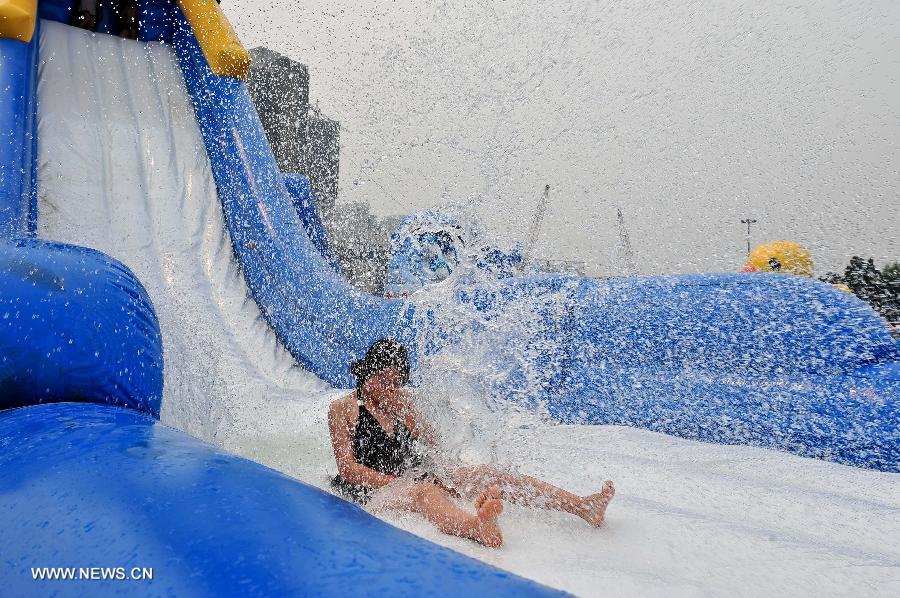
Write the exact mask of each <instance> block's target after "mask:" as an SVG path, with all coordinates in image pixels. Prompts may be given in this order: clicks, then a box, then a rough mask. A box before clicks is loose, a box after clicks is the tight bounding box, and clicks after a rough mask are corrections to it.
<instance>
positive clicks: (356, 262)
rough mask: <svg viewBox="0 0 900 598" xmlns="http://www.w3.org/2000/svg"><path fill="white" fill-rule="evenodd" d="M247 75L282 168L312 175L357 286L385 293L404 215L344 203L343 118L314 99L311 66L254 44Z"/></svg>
mask: <svg viewBox="0 0 900 598" xmlns="http://www.w3.org/2000/svg"><path fill="white" fill-rule="evenodd" d="M250 55H251V56H252V57H253V62H252V64H251V66H250V74H249V76H248V78H247V88H248V90H249V92H250V97H251V98H252V99H253V103H254V104H255V105H256V111H257V112H258V113H259V118H260V121H261V122H262V125H263V129H264V130H265V132H266V138H267V139H268V140H269V145H270V146H271V147H272V152H273V153H274V154H275V160H276V162H277V163H278V167H279V169H281V171H282V172H299V173H303V174H305V175H306V176H307V177H309V181H310V184H311V186H312V190H313V195H315V197H316V203H317V205H318V208H319V214H320V215H321V217H322V221H323V223H324V224H325V228H326V229H327V232H328V242H329V246H330V248H331V250H332V252H334V254H335V257H336V258H337V260H338V264H339V265H340V267H341V272H342V273H343V274H344V276H345V277H346V278H347V280H348V281H349V282H350V284H352V285H353V286H355V287H357V288H359V289H361V290H364V291H367V292H369V293H373V294H376V295H381V294H383V292H384V283H385V276H386V269H387V261H388V252H389V248H390V234H391V232H393V230H394V228H396V226H397V225H398V224H399V222H400V217H397V218H389V219H385V220H379V219H378V218H376V217H375V216H374V215H373V214H371V213H370V212H369V208H368V206H367V205H366V204H340V205H337V206H336V202H337V198H338V178H339V166H340V129H341V127H340V123H339V122H337V121H335V120H331V119H329V118H325V117H323V116H322V115H321V114H320V113H319V111H318V110H317V109H316V108H313V107H311V106H310V104H309V69H307V67H306V66H305V65H303V64H300V63H299V62H296V61H294V60H291V59H290V58H288V57H286V56H282V55H281V54H279V53H278V52H275V51H274V50H270V49H268V48H254V49H252V50H250Z"/></svg>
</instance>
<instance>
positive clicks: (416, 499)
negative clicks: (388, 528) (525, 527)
mask: <svg viewBox="0 0 900 598" xmlns="http://www.w3.org/2000/svg"><path fill="white" fill-rule="evenodd" d="M372 507H373V509H375V510H379V509H388V510H403V511H412V512H414V513H419V514H421V515H423V516H424V517H425V519H427V520H428V521H430V522H431V523H433V524H434V525H435V526H437V528H438V529H439V530H441V531H442V532H444V533H445V534H450V535H452V536H459V537H461V538H468V539H470V540H474V541H476V542H478V543H479V544H484V545H485V546H488V547H490V548H499V547H500V546H502V545H503V534H502V532H501V531H500V525H499V523H498V522H497V518H498V517H499V516H500V513H501V512H502V511H503V502H502V501H501V500H500V490H499V489H497V488H496V487H489V488H488V489H487V490H485V491H484V492H482V493H481V494H480V495H479V496H478V498H476V499H475V514H474V515H471V514H469V513H467V512H465V511H463V510H462V509H460V508H459V507H458V506H456V503H454V502H453V500H452V499H451V498H450V494H449V493H448V492H447V490H445V489H444V488H441V487H440V486H437V485H435V484H431V483H416V484H413V485H410V486H401V487H398V488H391V487H388V488H386V489H385V491H384V492H381V493H379V494H378V495H376V497H373V501H372Z"/></svg>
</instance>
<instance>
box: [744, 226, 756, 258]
mask: <svg viewBox="0 0 900 598" xmlns="http://www.w3.org/2000/svg"><path fill="white" fill-rule="evenodd" d="M741 224H746V225H747V255H750V225H751V224H756V219H754V218H745V219H743V220H741Z"/></svg>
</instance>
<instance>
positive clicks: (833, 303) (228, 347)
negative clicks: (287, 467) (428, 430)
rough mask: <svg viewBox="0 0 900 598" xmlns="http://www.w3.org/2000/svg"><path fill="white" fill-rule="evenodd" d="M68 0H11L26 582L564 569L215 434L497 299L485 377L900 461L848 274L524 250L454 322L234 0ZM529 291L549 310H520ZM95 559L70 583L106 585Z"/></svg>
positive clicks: (882, 372)
mask: <svg viewBox="0 0 900 598" xmlns="http://www.w3.org/2000/svg"><path fill="white" fill-rule="evenodd" d="M72 7H73V2H72V1H71V0H41V1H40V2H38V1H36V0H5V1H0V37H2V39H0V77H2V84H0V119H2V122H3V126H2V129H0V131H2V132H3V133H4V135H5V138H4V143H2V145H0V172H2V186H0V472H2V473H0V510H2V512H3V514H4V517H3V522H2V524H0V525H2V536H3V539H4V559H3V560H2V563H0V581H2V583H3V585H4V588H7V589H10V590H12V591H13V592H14V593H15V594H17V595H20V594H21V595H32V594H35V595H36V594H45V593H47V591H49V590H48V587H49V586H42V585H40V584H39V583H36V582H35V580H34V575H33V568H35V567H95V566H98V565H103V566H106V565H116V566H121V567H123V568H124V573H123V574H129V573H130V571H131V569H132V568H136V569H138V570H140V569H141V568H142V567H147V566H150V565H152V567H153V568H154V575H155V579H154V580H153V584H154V585H153V586H152V588H153V590H152V591H153V593H159V594H188V595H198V594H199V595H205V594H222V593H234V592H237V591H241V592H242V593H247V594H251V595H269V594H276V593H277V594H313V593H314V594H338V593H340V594H346V593H348V592H350V593H363V592H365V593H377V592H382V591H383V592H391V593H394V594H401V595H412V594H416V595H420V594H436V593H445V592H447V591H448V589H451V588H452V590H453V591H454V592H468V591H471V592H485V593H490V594H491V595H513V594H515V595H531V594H545V593H550V592H551V590H549V589H547V588H545V587H543V586H540V585H538V584H536V583H533V582H530V581H528V580H525V579H522V578H519V577H516V576H514V575H512V574H510V573H508V572H505V571H502V570H500V569H497V568H494V567H491V566H489V565H486V564H484V563H481V562H479V561H476V560H473V559H470V558H468V557H465V556H463V555H461V554H459V553H456V552H454V551H451V550H448V549H445V548H442V547H439V546H437V545H435V544H432V543H430V542H427V541H425V540H423V539H421V538H418V537H416V536H413V535H411V534H408V533H406V532H403V531H400V530H398V529H396V528H394V527H391V526H389V525H387V524H386V523H384V522H382V521H380V520H378V519H376V518H374V517H372V516H370V515H369V514H367V513H366V512H364V511H363V510H361V509H359V508H358V507H356V506H354V505H351V504H349V503H346V502H344V501H343V500H340V499H338V498H336V497H334V496H332V495H330V494H328V493H326V492H323V491H321V490H319V489H316V488H314V487H312V486H309V485H306V484H304V483H301V482H298V481H296V480H294V479H292V478H289V477H287V476H284V475H281V474H279V473H277V472H275V471H273V470H270V469H267V468H265V467H263V466H261V465H258V464H256V463H253V462H251V461H248V460H245V459H241V458H238V457H236V456H233V455H231V454H229V453H227V452H225V451H223V450H221V449H220V448H216V446H215V444H219V445H221V438H223V437H225V436H227V435H228V434H229V433H230V432H231V431H233V430H236V429H244V428H247V427H250V428H252V427H253V426H256V425H259V420H263V419H265V418H266V417H277V414H278V407H277V401H278V400H279V399H281V398H284V397H291V398H292V399H293V400H302V399H303V394H304V393H311V392H320V391H323V390H327V389H329V388H349V387H350V386H351V384H352V380H351V379H350V376H349V372H348V371H347V364H348V363H349V362H350V361H351V360H352V359H355V358H357V357H358V356H360V355H361V354H362V353H363V352H364V351H365V349H366V348H367V347H368V345H369V344H370V343H371V342H372V341H373V340H375V339H377V338H380V337H383V336H394V337H397V338H400V339H401V340H403V341H404V342H405V343H407V344H408V345H409V346H410V347H412V349H413V353H414V357H415V359H416V360H417V361H418V362H419V363H425V362H427V360H429V359H432V358H434V357H435V356H438V355H440V354H441V352H442V351H444V350H445V348H446V347H448V346H453V345H454V344H458V342H459V341H460V339H461V338H462V337H464V336H467V335H471V333H472V331H473V329H478V330H480V331H481V333H482V334H487V337H488V338H490V339H495V340H493V341H492V342H495V343H496V347H494V348H495V349H496V350H495V351H493V352H492V354H493V355H494V356H495V360H496V363H494V364H493V367H494V368H495V370H497V371H502V372H503V375H502V376H494V377H493V378H492V380H491V383H490V384H488V385H487V387H486V388H488V391H489V395H490V400H491V401H494V402H496V403H497V404H500V403H514V404H517V405H520V406H524V407H527V408H529V409H535V410H538V409H539V410H542V411H543V412H545V413H547V414H549V416H551V417H552V418H553V419H554V420H555V421H558V422H563V423H579V424H622V425H627V426H635V427H641V428H646V429H650V430H655V431H659V432H664V433H666V434H672V435H677V436H681V437H685V438H692V439H698V440H703V441H707V442H716V443H723V444H748V445H758V446H763V447H769V448H773V449H777V450H782V451H789V452H793V453H796V454H799V455H803V456H808V457H815V458H820V459H826V460H831V461H837V462H840V463H845V464H848V465H853V466H858V467H865V468H872V469H878V470H882V471H893V472H896V471H900V432H898V426H897V422H898V407H897V405H898V398H900V367H898V362H900V349H898V346H897V343H896V341H895V340H894V339H893V338H892V337H891V336H890V334H889V332H888V330H887V328H886V326H885V325H884V322H882V321H881V320H880V319H879V318H878V317H877V316H876V315H875V313H874V312H872V310H871V309H869V308H868V307H867V306H865V305H864V304H863V303H862V302H860V301H858V300H856V299H855V298H853V297H852V296H849V295H847V294H845V293H842V292H840V291H837V290H835V289H833V288H831V287H830V286H828V285H824V284H820V283H817V282H814V281H811V280H805V279H800V278H796V277H787V276H779V275H767V274H758V275H757V274H754V275H703V276H684V277H638V278H629V279H621V280H610V281H600V280H591V279H586V278H579V277H573V276H564V275H551V274H528V275H523V276H515V277H511V278H508V279H504V280H503V281H502V284H500V285H489V286H478V285H475V286H472V287H470V288H466V289H464V290H461V291H460V292H459V293H457V294H456V296H455V297H453V298H452V301H453V302H455V303H456V304H457V306H462V307H463V308H465V309H466V310H468V311H467V313H470V314H474V317H475V318H476V320H477V321H475V320H472V321H468V322H466V323H465V325H454V324H453V323H452V322H451V323H449V324H448V323H447V321H446V318H445V317H443V316H442V312H441V308H440V306H436V305H433V304H429V305H419V306H417V305H415V304H414V303H411V302H407V301H400V300H390V299H382V298H377V297H372V296H369V295H366V294H364V293H361V292H358V291H356V290H354V289H353V288H352V287H350V286H349V285H348V284H347V282H346V281H345V280H343V279H342V278H341V276H340V275H339V273H338V272H337V271H336V269H335V268H334V264H333V261H332V260H330V258H329V256H328V255H327V247H326V244H325V243H324V237H323V236H322V235H321V225H320V224H317V223H316V222H314V221H312V220H314V219H311V218H310V217H309V214H308V210H307V212H306V213H305V211H304V210H305V209H306V208H308V197H305V194H307V193H308V189H305V188H304V186H303V185H302V184H299V185H298V184H297V178H296V175H295V174H292V173H281V172H279V171H278V168H277V166H276V164H275V160H274V158H273V156H272V152H271V150H270V148H269V146H268V144H267V142H266V138H265V135H264V132H263V130H262V127H261V125H260V122H259V118H258V116H257V114H256V112H255V110H254V108H253V105H252V103H251V101H250V99H249V96H248V94H247V90H246V87H245V85H244V82H243V78H244V77H245V76H246V73H247V68H248V66H249V55H248V54H247V52H246V51H245V50H244V49H243V48H242V46H241V45H240V42H239V41H238V40H237V38H236V36H235V35H234V32H233V31H232V29H231V27H230V25H229V24H228V22H227V20H226V19H225V18H224V16H223V15H222V13H221V11H220V9H219V7H218V4H217V3H216V2H214V1H213V0H178V1H177V2H175V1H169V0H143V1H141V2H140V3H139V8H140V11H139V14H140V17H139V18H140V20H139V39H138V40H127V39H122V38H120V37H118V36H116V35H115V34H116V33H117V31H116V23H115V22H114V20H113V19H112V18H111V17H110V16H109V15H107V17H106V18H105V19H104V20H102V21H101V22H100V23H99V24H98V27H97V30H98V31H97V32H96V33H93V32H87V31H84V30H82V29H78V28H75V27H73V26H71V25H69V23H70V22H71V20H72ZM300 196H304V197H305V199H304V198H303V197H300ZM301 205H302V206H306V208H304V209H301ZM523 306H524V308H525V311H527V312H528V314H529V315H530V318H529V321H528V327H527V329H522V328H518V329H515V330H511V331H504V330H499V329H498V328H497V327H498V326H500V327H502V326H504V325H505V323H506V322H509V321H510V317H509V315H510V314H522V313H523ZM450 313H455V312H453V311H452V310H451V312H450ZM246 405H254V406H256V405H261V406H262V407H260V408H259V409H256V408H255V407H254V408H253V409H246V408H243V407H245V406H246ZM267 405H268V406H270V407H271V409H272V411H271V412H266V409H268V408H269V407H266V406H267ZM273 414H274V415H273ZM160 418H162V419H163V420H164V421H166V423H167V424H171V425H165V424H163V423H161V422H160ZM201 439H202V440H201ZM87 573H88V575H87V576H86V577H76V578H75V579H74V581H73V582H72V583H70V584H67V585H65V586H61V585H57V586H53V587H52V591H54V592H58V593H60V594H78V595H81V594H84V593H88V592H90V593H96V592H98V591H100V590H101V589H102V588H103V587H104V586H103V583H106V582H98V581H96V577H92V576H93V575H94V573H95V572H94V571H91V570H89V571H87ZM76 575H81V572H80V571H79V572H76ZM110 583H111V582H110ZM107 587H108V588H110V589H113V588H115V586H107Z"/></svg>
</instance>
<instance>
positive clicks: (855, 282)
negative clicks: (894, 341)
mask: <svg viewBox="0 0 900 598" xmlns="http://www.w3.org/2000/svg"><path fill="white" fill-rule="evenodd" d="M820 280H822V281H823V282H828V283H831V284H841V283H842V284H845V285H847V286H848V287H850V290H851V291H853V294H854V295H856V296H857V297H859V298H860V299H862V300H863V301H865V302H866V303H868V304H869V305H871V306H872V307H873V308H874V309H875V311H877V312H878V313H879V314H881V316H882V317H883V318H885V319H886V320H887V321H889V322H900V262H892V263H890V264H888V265H886V266H885V267H884V269H883V270H879V269H878V268H876V267H875V260H874V259H872V258H869V259H868V260H864V259H863V258H861V257H859V256H857V255H854V256H853V257H852V258H850V263H849V264H847V267H846V268H844V274H843V275H839V274H837V273H835V272H829V273H828V274H826V275H825V276H823V277H822V278H820Z"/></svg>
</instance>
